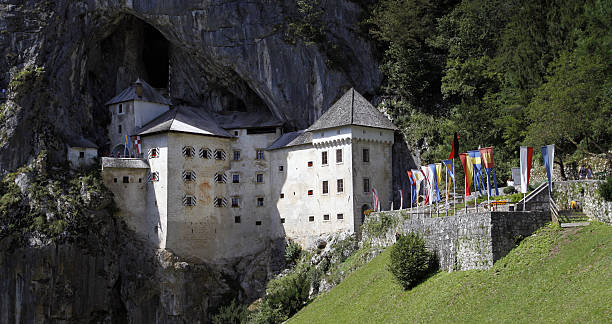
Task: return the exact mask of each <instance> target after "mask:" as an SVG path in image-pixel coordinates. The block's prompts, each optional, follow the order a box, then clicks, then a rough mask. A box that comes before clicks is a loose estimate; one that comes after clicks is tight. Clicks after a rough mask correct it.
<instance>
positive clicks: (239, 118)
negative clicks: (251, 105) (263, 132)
mask: <svg viewBox="0 0 612 324" xmlns="http://www.w3.org/2000/svg"><path fill="white" fill-rule="evenodd" d="M215 119H216V120H217V122H218V123H219V126H221V127H222V128H225V129H236V128H262V127H280V126H283V122H282V121H280V120H278V119H276V118H275V117H274V116H272V115H271V114H270V113H264V112H242V111H232V112H219V113H217V114H216V115H215Z"/></svg>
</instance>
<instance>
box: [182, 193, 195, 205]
mask: <svg viewBox="0 0 612 324" xmlns="http://www.w3.org/2000/svg"><path fill="white" fill-rule="evenodd" d="M183 205H185V206H195V205H196V198H195V197H194V196H191V195H184V196H183Z"/></svg>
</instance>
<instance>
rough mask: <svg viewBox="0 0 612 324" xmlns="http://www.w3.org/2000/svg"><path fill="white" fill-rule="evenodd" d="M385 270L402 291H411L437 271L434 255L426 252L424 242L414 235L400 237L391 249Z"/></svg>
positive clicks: (436, 261)
mask: <svg viewBox="0 0 612 324" xmlns="http://www.w3.org/2000/svg"><path fill="white" fill-rule="evenodd" d="M387 269H388V270H389V271H390V272H391V273H392V274H393V276H394V277H395V279H396V280H397V281H398V283H399V284H400V285H402V287H403V288H404V289H406V290H407V289H411V288H413V287H414V286H416V285H417V284H418V283H420V282H421V281H423V280H424V279H425V278H427V276H428V275H429V274H430V273H433V272H435V271H436V270H437V269H438V260H437V258H436V256H435V254H434V253H431V252H429V251H427V249H426V247H425V241H424V240H423V238H422V237H421V236H420V235H418V234H416V233H409V234H408V235H400V236H399V238H398V239H397V242H396V243H395V244H394V245H393V246H392V247H391V254H390V260H389V264H388V265H387Z"/></svg>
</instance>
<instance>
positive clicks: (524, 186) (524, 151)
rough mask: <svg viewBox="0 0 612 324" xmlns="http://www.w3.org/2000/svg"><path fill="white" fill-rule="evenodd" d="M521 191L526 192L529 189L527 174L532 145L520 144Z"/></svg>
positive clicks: (528, 173) (529, 170) (529, 166)
mask: <svg viewBox="0 0 612 324" xmlns="http://www.w3.org/2000/svg"><path fill="white" fill-rule="evenodd" d="M520 153H521V155H520V160H521V161H520V162H521V192H522V193H527V191H528V190H529V175H530V174H531V162H532V161H531V159H532V157H533V147H530V146H521V152H520Z"/></svg>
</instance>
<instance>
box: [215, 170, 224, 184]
mask: <svg viewBox="0 0 612 324" xmlns="http://www.w3.org/2000/svg"><path fill="white" fill-rule="evenodd" d="M215 182H216V183H227V176H226V175H225V173H224V172H217V173H215Z"/></svg>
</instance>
